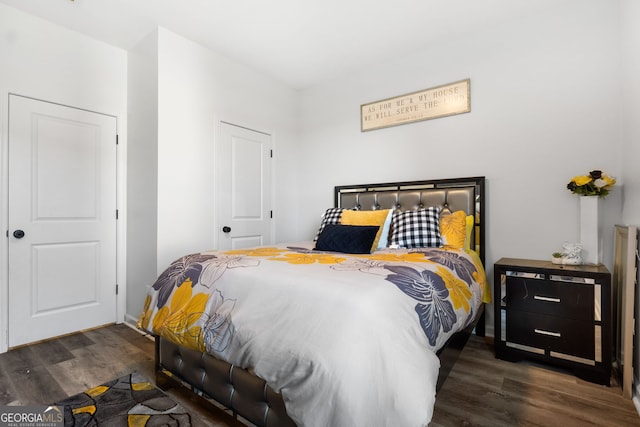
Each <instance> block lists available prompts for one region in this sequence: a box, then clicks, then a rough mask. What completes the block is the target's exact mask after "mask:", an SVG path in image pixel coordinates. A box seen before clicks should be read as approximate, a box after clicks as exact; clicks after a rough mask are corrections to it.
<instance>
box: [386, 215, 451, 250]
mask: <svg viewBox="0 0 640 427" xmlns="http://www.w3.org/2000/svg"><path fill="white" fill-rule="evenodd" d="M391 245H392V246H393V245H397V247H400V248H439V247H441V246H442V237H440V209H438V208H435V207H434V208H426V209H417V210H412V211H405V212H401V211H399V210H396V211H394V213H393V217H392V218H391Z"/></svg>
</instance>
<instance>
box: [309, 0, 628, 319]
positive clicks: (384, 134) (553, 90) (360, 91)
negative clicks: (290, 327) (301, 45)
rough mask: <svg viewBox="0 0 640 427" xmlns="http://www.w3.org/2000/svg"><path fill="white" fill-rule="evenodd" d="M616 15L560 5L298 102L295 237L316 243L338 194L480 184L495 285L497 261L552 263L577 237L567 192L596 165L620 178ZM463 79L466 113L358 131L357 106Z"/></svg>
mask: <svg viewBox="0 0 640 427" xmlns="http://www.w3.org/2000/svg"><path fill="white" fill-rule="evenodd" d="M618 13H619V11H618V8H617V5H616V4H613V5H612V4H611V2H605V1H600V0H590V1H584V0H565V1H562V2H557V3H556V5H555V6H554V7H553V10H548V11H544V13H541V14H539V15H535V16H534V15H532V16H528V17H526V18H523V19H521V20H518V21H513V22H510V23H508V24H505V25H502V26H499V27H493V28H487V29H486V30H485V31H482V32H476V33H474V34H469V35H468V37H463V38H459V39H456V40H450V41H448V42H446V43H440V44H438V45H437V46H434V47H432V48H429V49H426V50H424V51H421V52H416V53H415V54H413V55H411V56H407V57H401V58H397V59H395V60H389V61H384V62H381V63H379V64H376V65H374V66H368V67H366V69H364V70H362V71H361V72H358V73H353V74H351V75H349V76H345V77H343V78H339V79H336V80H334V81H331V82H328V83H326V84H323V85H320V86H318V87H314V88H311V89H308V90H305V91H304V92H302V94H301V106H300V110H301V120H300V135H301V140H300V145H301V148H300V150H301V153H302V154H301V155H300V161H299V169H298V171H299V173H300V177H301V181H304V184H303V185H304V186H305V187H306V188H307V189H308V190H309V191H308V192H307V194H311V195H312V196H310V197H308V198H306V199H305V200H302V201H301V203H300V205H301V211H300V217H301V226H300V237H301V238H309V236H312V235H313V233H314V231H315V229H316V227H317V223H318V217H319V215H320V213H321V212H323V211H324V209H325V208H327V207H328V206H331V205H332V203H333V198H332V188H333V186H334V185H341V184H360V183H368V182H390V181H404V180H419V179H425V178H453V177H461V176H477V175H484V176H486V178H487V199H486V200H487V202H488V206H487V209H486V215H487V216H486V218H487V219H488V223H487V228H486V231H487V237H488V238H487V245H488V246H487V260H486V264H487V265H486V266H487V273H488V274H489V276H490V277H491V276H492V274H493V268H492V265H493V263H494V262H495V261H496V260H497V259H499V258H500V257H516V258H518V257H519V258H537V259H548V258H549V256H550V254H551V253H552V252H554V251H556V250H558V249H560V248H561V245H562V243H563V242H564V241H574V242H575V241H578V240H579V230H578V219H579V210H578V208H579V203H578V198H577V196H575V195H573V194H571V193H570V192H569V191H568V190H566V184H567V183H568V182H569V180H570V178H571V177H572V176H574V175H578V174H584V173H588V172H589V171H590V170H592V169H596V168H597V169H602V170H604V171H606V172H607V173H610V174H612V175H615V176H617V177H620V176H621V154H620V153H621V144H620V142H619V140H620V139H619V120H620V105H619V100H620V69H619V30H618V24H619V15H618ZM464 78H470V79H471V112H470V113H468V114H462V115H458V116H452V117H447V118H440V119H435V120H429V121H424V122H420V123H413V124H407V125H403V126H398V127H393V128H387V129H382V130H375V131H370V132H364V133H362V132H360V130H359V106H360V105H361V104H363V103H368V102H371V101H376V100H380V99H384V98H388V97H392V96H396V95H401V94H404V93H408V92H413V91H417V90H421V89H426V88H429V87H433V86H437V85H440V84H445V83H449V82H453V81H457V80H461V79H464ZM620 200H621V193H620V189H619V188H618V189H617V190H616V191H614V193H613V194H612V195H610V196H609V197H607V199H606V203H605V205H606V207H605V208H606V211H607V221H608V222H610V223H611V224H612V223H613V222H617V221H619V218H620V203H621V202H620ZM612 236H613V232H612V233H611V239H607V246H608V247H611V246H612ZM609 252H610V251H609ZM608 262H609V263H610V258H609V260H608ZM488 326H489V330H490V331H491V329H492V320H491V319H490V325H488Z"/></svg>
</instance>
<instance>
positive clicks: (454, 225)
mask: <svg viewBox="0 0 640 427" xmlns="http://www.w3.org/2000/svg"><path fill="white" fill-rule="evenodd" d="M440 236H441V237H442V243H443V244H444V246H448V247H450V248H454V249H464V248H465V240H466V236H467V215H466V213H465V212H464V211H455V212H454V213H452V214H450V215H445V216H441V217H440Z"/></svg>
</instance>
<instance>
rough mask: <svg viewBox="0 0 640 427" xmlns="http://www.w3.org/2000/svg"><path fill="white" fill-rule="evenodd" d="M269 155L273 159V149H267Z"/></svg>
mask: <svg viewBox="0 0 640 427" xmlns="http://www.w3.org/2000/svg"><path fill="white" fill-rule="evenodd" d="M269 157H271V158H272V159H273V150H269Z"/></svg>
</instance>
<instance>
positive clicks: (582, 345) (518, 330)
mask: <svg viewBox="0 0 640 427" xmlns="http://www.w3.org/2000/svg"><path fill="white" fill-rule="evenodd" d="M594 335H595V330H594V326H593V324H591V325H590V324H585V322H582V321H578V320H574V319H562V318H558V317H555V316H546V315H542V314H535V313H530V312H524V311H518V310H508V311H507V319H506V338H507V342H513V343H517V344H523V345H526V346H528V347H535V348H540V349H544V350H549V351H552V352H558V353H564V354H571V355H574V356H577V357H581V358H584V359H591V360H593V359H594V355H595V344H594Z"/></svg>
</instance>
